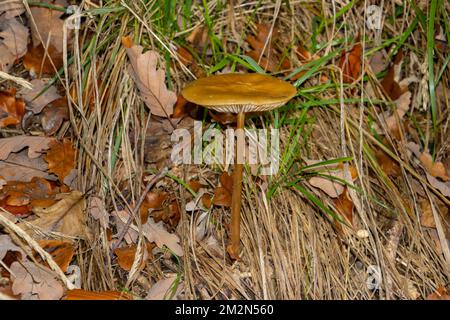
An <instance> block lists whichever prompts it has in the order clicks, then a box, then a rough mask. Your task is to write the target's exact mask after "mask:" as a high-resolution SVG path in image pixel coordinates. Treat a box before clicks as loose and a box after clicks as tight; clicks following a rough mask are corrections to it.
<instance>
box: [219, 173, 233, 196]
mask: <svg viewBox="0 0 450 320" xmlns="http://www.w3.org/2000/svg"><path fill="white" fill-rule="evenodd" d="M219 181H220V184H221V185H222V187H224V188H225V189H227V190H228V191H229V192H230V193H232V192H233V176H232V175H230V174H228V172H224V173H222V174H221V175H220V178H219Z"/></svg>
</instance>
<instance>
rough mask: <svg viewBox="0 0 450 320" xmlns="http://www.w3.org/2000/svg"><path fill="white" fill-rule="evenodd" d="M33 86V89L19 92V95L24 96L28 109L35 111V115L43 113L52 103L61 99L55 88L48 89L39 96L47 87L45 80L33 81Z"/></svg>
mask: <svg viewBox="0 0 450 320" xmlns="http://www.w3.org/2000/svg"><path fill="white" fill-rule="evenodd" d="M31 84H32V86H33V88H32V89H27V88H23V89H22V90H20V91H19V94H21V95H22V97H23V99H24V100H25V102H26V103H27V109H29V110H31V111H33V113H39V112H41V111H42V109H43V108H44V107H45V106H46V105H48V104H49V103H50V102H52V101H55V100H57V99H59V98H61V96H60V95H59V94H58V91H57V90H56V87H54V86H50V87H48V88H47V90H46V91H45V92H43V93H42V94H41V95H39V94H40V93H41V91H42V90H43V89H44V88H45V86H46V85H47V82H46V81H44V80H41V79H34V80H31Z"/></svg>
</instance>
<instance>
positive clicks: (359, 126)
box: [67, 0, 449, 299]
mask: <svg viewBox="0 0 450 320" xmlns="http://www.w3.org/2000/svg"><path fill="white" fill-rule="evenodd" d="M106 2H107V4H108V5H107V6H108V7H115V6H120V2H119V1H106ZM126 3H127V5H126V8H125V9H124V10H122V11H120V12H116V13H111V14H107V15H99V16H96V17H94V18H91V17H88V18H87V20H86V21H85V24H84V28H83V30H82V32H81V33H80V35H79V37H80V43H81V44H80V48H75V60H74V63H73V64H71V65H70V67H69V71H70V72H69V73H68V74H70V77H68V79H67V80H68V82H67V84H68V87H67V90H68V92H70V93H72V97H73V100H72V101H71V109H72V120H71V121H72V125H73V127H74V128H76V129H75V130H74V136H75V138H76V139H75V140H76V141H77V144H78V150H79V153H78V169H79V173H80V174H79V179H78V187H79V189H80V190H81V191H84V192H87V191H89V192H90V193H92V194H96V195H98V196H100V197H101V198H102V199H104V201H105V204H106V207H107V208H108V210H109V211H112V210H118V209H120V208H124V207H127V206H129V207H132V206H133V204H134V203H136V201H137V199H138V198H139V196H140V194H141V192H142V190H143V188H144V186H143V184H142V178H143V177H144V176H145V175H146V174H145V170H146V167H147V165H146V164H145V162H144V151H143V148H144V144H143V143H140V141H141V139H138V138H139V137H143V136H144V135H145V132H146V130H147V128H148V126H151V125H152V120H148V118H147V110H146V109H145V107H144V105H143V103H142V102H141V100H140V99H139V97H138V93H137V91H136V89H135V87H134V84H133V82H132V80H131V79H130V77H129V75H128V72H127V69H126V68H127V59H126V55H125V51H124V48H123V47H122V46H121V43H120V37H121V36H124V35H133V36H135V37H136V38H138V39H139V40H140V42H141V43H142V44H144V46H145V47H146V48H153V49H156V50H160V52H161V55H162V56H164V55H166V57H172V59H174V57H175V56H174V53H173V48H174V46H175V45H176V44H177V43H182V42H183V41H184V38H185V36H186V35H188V34H189V33H190V32H191V30H193V28H194V27H195V26H197V25H204V24H205V23H207V21H206V20H207V19H206V18H205V17H206V14H205V9H204V7H203V6H202V5H195V6H194V7H193V11H192V14H191V19H189V21H188V25H187V26H186V27H185V28H184V27H183V28H182V30H181V31H179V32H175V33H173V34H171V35H169V34H164V33H162V30H163V28H162V27H160V26H159V24H158V22H155V19H156V18H157V16H158V12H159V11H158V9H157V8H156V7H151V3H152V2H151V1H150V2H149V3H148V4H147V9H148V8H152V9H151V10H149V9H148V10H145V9H144V7H143V3H141V2H134V1H133V2H128V1H127V2H126ZM288 3H289V7H288V6H287V5H286V2H284V1H283V2H282V1H274V2H271V1H262V2H261V3H259V5H258V3H257V2H256V1H255V2H246V1H230V2H229V4H228V5H223V4H221V3H220V2H219V1H209V2H208V9H209V15H210V17H212V19H213V22H212V30H211V32H213V33H214V34H215V35H216V36H217V37H218V39H221V40H223V43H224V44H225V46H224V48H225V49H226V50H227V52H229V53H230V52H236V50H237V48H239V47H240V46H244V45H245V42H244V38H245V34H246V33H247V32H248V31H249V30H250V29H251V28H253V27H254V23H257V22H264V23H271V22H274V23H275V24H276V26H277V27H278V28H279V29H280V30H281V31H282V34H284V35H285V36H287V38H288V40H290V41H291V43H297V42H303V43H310V38H311V35H312V33H313V30H312V25H313V17H314V16H315V15H320V16H323V17H325V18H326V19H329V20H328V21H329V22H330V23H329V24H327V25H326V26H324V28H323V30H322V31H321V33H320V34H319V35H318V37H317V40H318V42H320V43H322V44H325V45H324V47H323V49H322V50H321V51H320V54H321V55H326V54H327V53H328V52H331V51H332V50H335V49H336V48H339V45H337V47H335V46H336V44H333V41H334V40H336V39H338V38H341V39H349V40H348V41H349V42H348V43H347V47H348V46H350V45H351V39H352V38H353V37H354V36H355V34H356V33H357V32H358V31H361V32H362V33H363V34H365V35H366V37H367V39H369V40H370V41H371V42H370V44H368V47H369V45H370V47H372V48H379V47H377V46H375V45H374V42H373V41H376V40H377V37H379V36H378V35H377V34H376V33H374V32H373V31H370V30H365V26H364V19H363V16H362V14H361V12H362V10H363V8H364V2H363V1H355V4H354V6H353V7H352V8H351V9H350V10H348V11H347V12H346V13H345V14H344V15H343V16H342V18H338V19H337V20H338V21H333V16H334V15H333V12H337V11H339V10H340V9H342V8H343V2H341V1H336V2H333V3H334V5H335V6H336V7H333V5H332V4H330V3H329V2H328V1H323V2H321V3H317V2H315V1H294V0H292V1H289V2H288ZM394 3H395V2H394V1H384V7H383V8H384V12H385V13H386V14H391V13H393V12H394V11H393V10H394ZM122 4H123V3H122ZM231 6H234V9H233V10H229V9H230V8H231ZM218 8H219V9H218ZM177 10H178V11H176V13H177V14H178V17H179V16H181V12H180V11H181V10H182V6H181V5H177ZM424 10H425V11H426V10H427V7H425V9H424ZM404 12H405V14H404V15H402V16H401V17H398V18H397V19H396V20H395V21H394V22H386V23H385V29H384V31H385V32H386V34H390V35H391V36H390V37H391V38H394V37H395V36H399V35H402V34H403V33H404V32H405V31H406V30H407V29H408V27H409V26H410V24H411V22H412V21H413V18H414V17H415V14H414V10H413V9H412V7H411V6H410V5H408V4H405V8H404ZM448 13H449V12H448V11H446V12H445V15H446V16H447V17H448ZM342 22H345V24H342ZM385 37H386V36H383V38H385ZM77 42H78V41H75V43H77ZM385 42H386V40H385ZM385 42H381V44H384V43H385ZM425 46H426V38H425V33H424V30H422V29H420V28H417V29H416V30H415V31H414V32H413V34H412V35H411V37H409V38H408V41H407V44H406V45H405V47H407V50H409V51H410V52H412V51H414V54H415V55H417V56H419V58H420V60H421V61H426V60H424V50H425ZM86 47H87V49H81V48H86ZM342 47H345V44H343V45H342ZM164 48H170V52H168V51H167V50H166V49H164ZM289 56H290V57H291V58H292V61H296V60H295V57H294V54H293V53H292V52H290V51H289ZM213 62H214V63H217V62H218V61H217V60H216V59H215V57H214V58H211V57H209V58H208V59H205V61H204V64H203V65H201V66H202V67H203V68H204V69H206V70H207V69H208V68H209V67H210V66H212V65H213ZM366 62H367V59H366ZM437 63H438V64H439V65H442V61H441V60H439V61H438V62H437ZM336 64H337V63H336V61H335V62H334V63H329V64H326V65H324V66H322V68H321V70H322V72H323V73H324V74H328V75H331V76H332V79H334V80H333V81H334V85H332V86H330V87H329V88H320V89H317V90H316V91H314V92H313V94H314V97H315V99H316V100H318V101H321V100H329V99H350V98H358V99H360V98H361V99H362V98H370V99H375V98H380V99H385V97H384V96H383V94H382V93H381V92H379V94H378V95H377V96H376V97H375V96H374V97H367V96H365V91H364V86H363V82H362V81H360V82H357V83H355V84H353V85H352V86H350V87H347V86H346V87H345V88H344V87H341V83H340V82H339V73H338V72H337V71H336V68H335V67H334V66H335V65H336ZM172 71H173V72H172V73H171V79H172V81H173V85H174V89H175V90H176V91H177V92H179V90H180V89H181V88H182V87H183V86H184V84H185V83H186V82H187V81H190V80H192V77H191V75H190V74H189V73H188V72H187V71H186V68H183V67H180V65H179V64H177V65H176V66H175V68H174V69H172ZM407 72H409V71H407ZM417 76H418V77H420V79H425V82H423V81H419V83H418V84H415V85H414V89H413V90H414V92H413V96H415V97H418V96H421V95H426V94H427V91H426V89H424V86H425V85H426V84H427V81H426V74H424V73H421V72H420V71H419V72H418V73H417ZM315 78H317V76H315ZM369 78H370V79H371V81H372V82H373V83H375V84H376V83H378V81H377V80H376V79H375V78H374V75H373V74H372V75H370V74H369ZM336 79H337V80H336ZM442 79H443V80H442V81H443V83H444V85H447V87H448V81H449V72H448V68H447V70H446V71H445V72H444V73H443V76H442ZM313 83H314V80H309V81H307V82H306V83H305V84H304V86H305V87H308V86H312V84H313ZM424 92H425V93H424ZM361 94H364V96H362V97H361ZM413 101H417V100H416V99H413ZM304 102H305V100H304V98H298V99H297V100H296V101H295V102H294V105H295V108H294V110H293V111H286V112H288V115H287V117H288V118H290V119H295V118H296V117H299V115H300V113H301V112H302V104H303V103H304ZM414 104H415V105H414V108H415V109H416V110H417V113H418V114H422V115H423V114H425V118H423V117H422V119H423V120H422V122H421V123H419V124H418V126H420V127H421V128H424V127H426V122H427V121H428V123H429V121H430V119H429V118H426V114H427V113H426V112H423V111H419V110H420V107H421V106H420V105H416V102H414ZM341 107H342V105H341V104H339V103H336V104H332V105H328V106H325V107H312V108H310V109H309V110H308V112H307V114H306V118H307V122H306V123H305V124H304V125H303V136H302V137H305V139H301V141H300V142H299V145H298V149H297V150H296V154H295V163H297V164H298V165H299V166H302V165H304V163H303V162H302V161H303V160H305V159H332V158H339V157H343V156H352V157H353V160H352V161H351V162H350V163H349V164H350V165H352V166H354V167H356V168H357V169H358V173H359V178H358V179H357V181H356V182H355V184H356V186H357V187H358V190H356V191H355V190H354V191H352V192H351V197H352V199H353V201H354V202H355V211H354V220H355V227H354V228H348V227H345V226H344V227H342V228H341V230H340V229H339V228H336V226H335V223H334V222H333V221H332V220H331V219H330V218H329V216H328V215H326V214H325V213H323V212H322V210H320V208H318V207H317V205H314V204H313V203H312V202H311V201H310V200H309V199H308V198H307V197H305V195H304V194H303V193H302V192H300V191H298V190H295V189H294V188H288V187H286V186H281V187H280V188H279V189H278V190H277V192H276V193H275V195H274V196H273V197H271V198H270V200H267V187H266V186H265V185H264V184H262V183H261V182H262V180H261V179H259V178H257V177H254V176H252V175H251V174H250V172H249V171H248V170H247V174H246V175H245V178H244V185H245V192H244V195H243V199H244V201H243V210H242V216H243V217H242V219H243V221H242V244H243V252H242V261H240V262H235V263H232V262H231V261H230V260H229V259H228V258H227V257H226V255H225V242H226V240H227V232H226V225H227V223H228V221H229V212H228V211H229V210H226V209H221V208H214V209H212V210H210V211H209V212H208V214H207V216H206V218H205V217H203V219H207V221H208V223H207V224H206V234H205V235H204V236H203V237H199V236H198V234H197V232H196V231H195V229H196V227H197V223H199V222H200V221H199V218H200V217H199V216H198V215H191V214H188V213H186V212H185V211H184V210H183V209H182V219H181V221H180V223H179V225H178V228H177V230H176V232H177V233H178V234H179V236H180V238H181V239H182V242H183V247H184V250H185V256H184V257H182V260H181V261H177V260H174V259H170V258H169V256H168V255H167V254H164V253H163V252H161V253H159V254H157V255H156V258H155V260H154V261H150V262H148V264H147V266H146V268H145V269H144V270H143V271H142V272H141V273H140V274H137V275H136V276H135V277H134V280H133V281H132V282H131V283H129V285H128V286H127V287H126V288H124V287H125V284H126V283H127V277H128V276H129V275H128V274H127V273H125V272H123V271H121V269H120V268H119V267H118V266H117V265H116V262H113V264H111V259H110V248H109V245H108V240H107V237H108V235H107V231H106V230H104V229H102V228H101V227H100V226H99V225H98V223H97V222H95V221H90V226H91V227H92V228H93V230H94V231H95V232H94V234H95V239H94V240H93V241H92V242H90V243H86V244H83V245H81V246H80V249H79V254H78V257H79V258H78V259H79V264H80V266H82V275H83V281H82V283H83V286H84V288H86V289H91V290H106V289H113V288H114V289H120V290H122V289H127V290H130V291H132V292H133V293H135V294H136V295H138V296H145V292H146V290H148V288H149V287H150V286H151V285H152V284H153V283H154V282H155V281H157V280H158V279H161V278H163V276H164V274H167V273H177V274H180V275H181V276H182V279H183V285H184V291H183V294H182V297H184V298H186V299H240V298H244V299H415V298H424V297H426V296H427V295H428V294H430V293H432V292H434V290H435V289H436V288H438V287H440V286H445V285H446V284H448V282H449V261H446V260H445V257H444V254H443V253H442V250H441V252H440V251H439V249H440V248H439V246H437V245H436V243H435V242H434V240H433V239H432V238H431V236H430V233H431V232H432V231H431V230H429V229H424V228H422V227H421V225H420V222H419V217H420V214H421V211H420V210H421V209H420V207H419V206H418V198H419V193H421V194H422V197H424V194H425V198H427V199H429V200H430V201H432V202H433V203H434V205H435V207H436V208H438V207H439V206H438V205H437V204H438V203H441V204H444V206H443V207H444V211H442V212H441V215H442V216H444V215H445V214H448V211H447V212H445V208H446V206H447V209H448V205H449V201H448V199H445V198H444V197H443V196H439V195H437V194H438V192H436V190H433V188H430V186H429V185H428V183H427V182H426V179H425V178H424V175H423V173H422V171H420V169H418V167H417V166H412V163H411V162H410V161H409V160H408V158H406V156H405V155H406V153H405V152H406V151H405V150H401V149H398V148H397V146H398V144H397V142H396V141H392V139H391V142H390V144H391V146H393V148H392V150H395V153H396V154H395V156H396V160H397V161H398V162H399V163H400V166H401V168H402V175H401V176H400V177H398V178H396V179H392V178H390V177H388V176H386V175H385V174H384V173H383V171H382V170H380V167H379V165H378V164H377V162H376V161H374V158H373V156H371V155H370V151H371V150H375V149H377V148H382V147H380V142H378V141H377V140H376V139H375V138H374V137H373V136H372V134H371V133H370V130H369V129H368V120H367V119H368V116H369V114H370V115H371V116H373V115H374V114H377V113H379V112H380V111H379V110H380V109H378V108H375V106H374V105H372V104H370V103H363V102H362V100H361V102H356V103H353V104H347V103H346V104H345V106H344V108H341ZM384 107H386V106H384ZM439 108H440V109H439V114H440V117H441V119H442V122H441V123H440V126H439V133H438V134H437V137H438V138H437V139H436V140H435V145H436V147H437V153H438V155H439V156H444V155H445V152H446V153H447V155H448V150H449V139H448V137H449V134H448V133H449V129H448V111H449V105H448V99H447V104H446V105H445V104H440V105H439ZM342 111H345V112H344V113H342ZM269 118H270V117H269ZM446 118H447V120H445V119H446ZM419 122H420V121H419ZM255 123H256V121H255ZM339 124H340V125H339ZM342 124H343V126H342ZM281 129H282V130H281V132H282V149H283V150H286V149H287V148H289V147H290V143H289V142H288V137H289V135H290V134H291V133H292V131H291V130H293V128H292V126H291V125H289V124H284V125H283V127H282V128H281ZM425 130H426V129H425ZM429 132H430V130H428V131H425V134H427V135H429ZM130 133H133V134H130ZM133 137H134V138H133ZM431 138H432V137H430V138H429V139H431ZM220 172H221V171H220V169H219V168H211V167H201V166H197V167H181V168H177V171H176V172H175V174H176V175H178V176H179V177H180V178H182V179H184V180H185V181H187V179H188V178H189V177H190V176H192V175H197V176H201V177H204V178H205V179H207V180H209V181H211V183H212V184H213V187H214V186H216V185H217V183H218V182H217V181H218V176H219V175H220ZM286 178H287V179H288V180H289V178H290V177H289V175H288V176H287V177H286ZM301 183H302V186H303V187H304V188H307V190H309V192H311V193H312V194H314V195H315V196H316V197H318V198H319V199H320V201H322V202H323V204H324V205H326V206H329V207H330V208H333V204H332V202H331V200H330V199H329V198H328V197H327V196H326V195H324V194H322V193H320V192H318V191H317V190H316V189H314V188H313V187H311V186H310V185H308V184H307V183H306V180H302V181H301ZM158 187H159V188H162V189H165V190H169V191H170V192H171V193H175V194H176V197H177V199H179V200H180V204H181V208H184V205H185V204H186V202H187V201H189V200H187V199H189V193H188V191H186V189H185V188H184V187H182V186H181V185H180V184H178V183H176V182H175V181H172V180H170V179H165V180H164V181H163V182H161V183H160V184H159V186H158ZM440 207H442V206H440ZM359 230H366V231H367V235H368V236H367V237H359V236H358V235H357V232H358V231H359ZM370 266H378V267H379V268H380V270H381V273H382V279H383V282H382V284H381V288H380V290H378V291H373V290H370V289H369V288H368V286H367V285H366V279H367V277H368V274H367V268H368V267H370Z"/></svg>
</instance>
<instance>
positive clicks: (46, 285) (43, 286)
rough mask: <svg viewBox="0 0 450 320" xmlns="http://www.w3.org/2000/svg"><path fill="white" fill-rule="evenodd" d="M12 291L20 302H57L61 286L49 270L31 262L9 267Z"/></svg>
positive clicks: (62, 291)
mask: <svg viewBox="0 0 450 320" xmlns="http://www.w3.org/2000/svg"><path fill="white" fill-rule="evenodd" d="M10 269H11V280H12V281H13V286H12V290H13V292H14V294H16V295H19V294H20V295H21V298H22V300H59V299H60V298H61V297H62V295H63V293H64V290H63V287H62V285H61V284H60V283H59V282H58V280H56V277H55V274H54V273H53V271H51V270H50V269H48V268H46V267H43V266H37V265H36V264H34V263H32V262H14V263H13V264H12V265H11V267H10Z"/></svg>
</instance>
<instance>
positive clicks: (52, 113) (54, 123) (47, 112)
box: [41, 98, 69, 136]
mask: <svg viewBox="0 0 450 320" xmlns="http://www.w3.org/2000/svg"><path fill="white" fill-rule="evenodd" d="M66 120H69V108H68V106H67V100H66V98H61V99H58V100H55V101H53V102H51V103H50V104H48V105H47V106H46V107H45V108H44V109H43V110H42V112H41V125H42V129H43V130H44V131H45V134H46V135H48V136H50V135H53V134H55V133H56V131H58V130H59V128H60V127H61V125H62V124H63V122H64V121H66Z"/></svg>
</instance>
